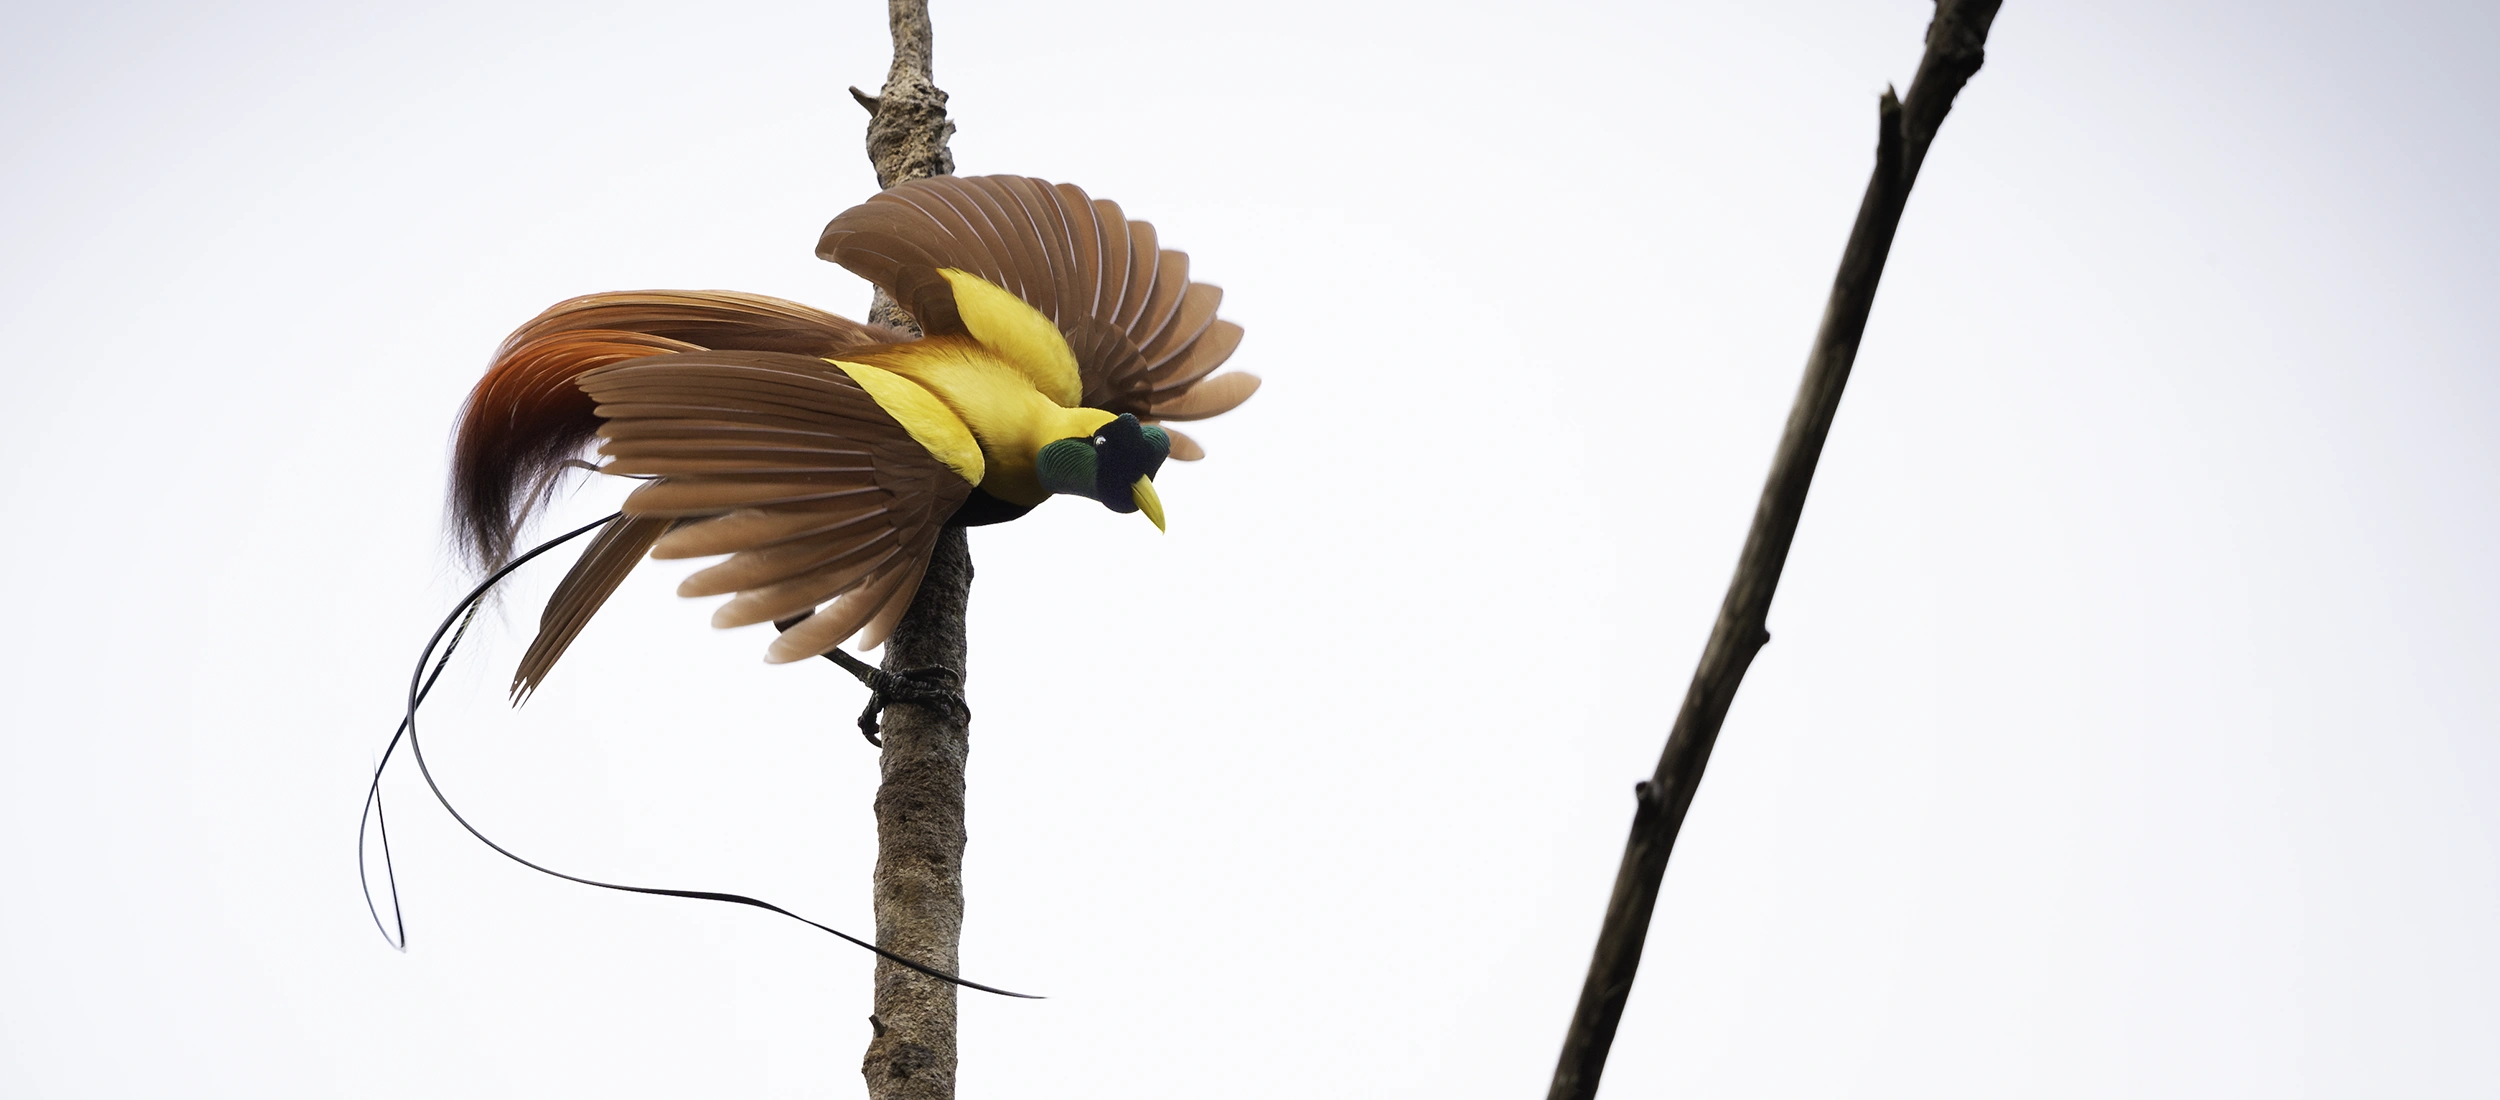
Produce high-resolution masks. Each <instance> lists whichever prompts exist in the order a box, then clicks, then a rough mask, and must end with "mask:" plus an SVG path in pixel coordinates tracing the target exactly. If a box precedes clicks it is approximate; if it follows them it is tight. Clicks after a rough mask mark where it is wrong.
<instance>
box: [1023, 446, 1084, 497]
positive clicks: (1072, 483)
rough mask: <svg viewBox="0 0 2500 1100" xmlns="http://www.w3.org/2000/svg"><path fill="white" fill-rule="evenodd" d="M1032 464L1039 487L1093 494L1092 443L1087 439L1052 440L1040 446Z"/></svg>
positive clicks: (1059, 491)
mask: <svg viewBox="0 0 2500 1100" xmlns="http://www.w3.org/2000/svg"><path fill="white" fill-rule="evenodd" d="M1033 467H1034V470H1033V472H1034V473H1035V474H1037V475H1039V476H1040V477H1041V480H1042V488H1044V489H1046V490H1049V491H1050V492H1053V493H1075V494H1077V495H1079V496H1092V495H1094V467H1095V462H1094V443H1093V441H1092V440H1090V439H1054V440H1052V441H1050V442H1049V443H1047V444H1044V445H1043V447H1042V453H1041V455H1040V457H1039V458H1037V459H1035V460H1034V463H1033Z"/></svg>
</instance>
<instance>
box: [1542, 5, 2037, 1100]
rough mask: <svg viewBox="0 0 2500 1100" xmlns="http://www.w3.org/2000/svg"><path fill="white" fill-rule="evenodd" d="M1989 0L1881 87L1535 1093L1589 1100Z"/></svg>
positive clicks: (1970, 64)
mask: <svg viewBox="0 0 2500 1100" xmlns="http://www.w3.org/2000/svg"><path fill="white" fill-rule="evenodd" d="M2000 2H2001V0H1939V2H1938V3H1937V5H1936V15H1935V18H1934V20H1933V21H1932V22H1930V23H1929V24H1928V27H1927V53H1926V56H1925V57H1923V58H1921V59H1920V61H1919V65H1918V75H1917V76H1916V77H1914V78H1913V79H1912V80H1911V81H1910V95H1909V98H1908V100H1907V101H1906V102H1905V101H1902V100H1896V99H1895V98H1893V94H1892V92H1891V91H1890V90H1889V89H1887V90H1886V91H1885V92H1884V97H1883V100H1882V103H1881V106H1880V109H1879V111H1878V125H1879V130H1878V134H1877V139H1876V144H1875V171H1874V175H1873V178H1871V179H1870V180H1868V181H1867V185H1866V197H1865V199H1864V200H1863V201H1862V202H1860V203H1859V205H1858V220H1857V223H1856V225H1854V226H1852V227H1851V229H1850V231H1849V244H1848V247H1847V248H1846V249H1844V250H1843V251H1842V252H1841V256H1840V272H1839V274H1838V275H1837V276H1836V277H1835V278H1834V279H1833V280H1832V293H1831V299H1830V301H1829V303H1828V304H1827V305H1826V306H1825V307H1824V310H1823V325H1822V328H1821V330H1820V331H1818V332H1816V333H1815V337H1814V349H1813V351H1812V352H1810V353H1809V354H1808V355H1807V357H1806V371H1805V380H1804V382H1803V383H1801V384H1800V385H1799V386H1798V389H1797V401H1796V404H1795V405H1794V406H1793V407H1792V408H1791V409H1790V410H1789V414H1788V427H1787V430H1786V432H1785V433H1784V434H1782V436H1781V437H1780V445H1779V451H1778V453H1777V454H1776V455H1775V456H1774V457H1773V458H1772V460H1771V475H1770V478H1769V480H1768V481H1767V483H1766V484H1764V485H1763V487H1762V501H1761V503H1760V504H1759V505H1757V506H1756V507H1755V509H1754V517H1753V528H1752V530H1751V531H1750V532H1749V533H1748V534H1747V535H1746V536H1745V549H1744V553H1743V554H1742V555H1741V556H1740V557H1739V558H1738V559H1737V564H1736V576H1735V578H1734V579H1733V580H1731V581H1730V582H1729V583H1728V589H1727V599H1726V601H1725V602H1724V603H1722V604H1721V605H1720V606H1719V619H1718V622H1717V623H1716V624H1715V625H1714V626H1712V628H1711V631H1710V642H1709V644H1708V645H1707V646H1705V647H1704V648H1703V650H1702V655H1701V664H1700V666H1699V667H1698V668H1696V669H1694V670H1693V681H1692V685H1691V686H1690V687H1689V688H1687V689H1686V691H1685V694H1684V705H1683V708H1682V709H1681V710H1679V711H1678V712H1677V713H1676V716H1675V728H1674V730H1673V731H1672V732H1670V733H1669V734H1668V735H1667V747H1666V751H1665V752H1664V753H1663V754H1661V755H1660V756H1659V758H1658V770H1657V772H1656V773H1655V774H1653V775H1652V776H1651V777H1650V778H1649V780H1647V781H1646V782H1643V783H1640V784H1638V785H1636V786H1635V787H1634V788H1633V793H1634V796H1635V805H1634V809H1633V814H1632V835H1631V838H1630V839H1629V840H1628V841H1627V842H1626V843H1625V845H1624V849H1623V864H1622V867H1621V868H1620V869H1619V870H1618V871H1617V872H1616V874H1615V888H1614V895H1613V896H1612V897H1611V898H1610V899H1609V900H1608V901H1607V904H1606V919H1605V923H1604V924H1603V925H1602V926H1601V927H1600V928H1599V931H1598V937H1597V950H1596V953H1595V956H1594V957H1593V958H1592V959H1591V960H1590V962H1589V973H1588V979H1587V981H1586V982H1585V983H1584V984H1583V985H1582V987H1581V990H1580V1003H1579V1007H1578V1010H1577V1011H1575V1012H1574V1013H1573V1014H1572V1018H1571V1030H1570V1031H1569V1032H1567V1033H1565V1034H1564V1036H1563V1047H1562V1056H1561V1058H1560V1059H1559V1060H1558V1061H1557V1063H1556V1064H1555V1067H1554V1082H1553V1087H1552V1089H1551V1090H1550V1091H1548V1092H1547V1094H1546V1096H1547V1100H1591V1098H1593V1097H1595V1096H1596V1095H1597V1082H1598V1077H1599V1076H1600V1075H1601V1074H1602V1073H1604V1072H1605V1069H1606V1054H1607V1052H1608V1050H1609V1049H1610V1048H1611V1047H1612V1046H1613V1045H1614V1039H1615V1027H1616V1025H1618V1024H1620V1023H1621V1022H1622V1021H1623V1008H1624V1004H1625V1002H1627V1001H1628V1000H1629V999H1630V998H1631V995H1632V980H1633V977H1634V976H1635V975H1636V974H1637V973H1638V972H1639V970H1640V965H1641V947H1642V944H1643V941H1644V940H1646V939H1647V937H1648V935H1649V919H1650V915H1651V914H1652V913H1653V912H1654V911H1655V910H1656V909H1657V906H1658V884H1659V881H1660V880H1661V878H1663V877H1664V876H1665V874H1666V870H1667V856H1668V854H1669V853H1670V852H1672V851H1673V850H1674V848H1675V838H1676V834H1677V833H1678V832H1680V831H1681V830H1682V829H1683V827H1684V815H1685V812H1686V811H1687V810H1689V809H1690V808H1691V807H1692V804H1693V792H1694V791H1695V790H1696V789H1698V788H1699V787H1700V785H1701V775H1702V770H1703V769H1704V768H1706V767H1708V766H1709V764H1710V750H1711V747H1712V746H1713V745H1714V744H1716V743H1717V741H1718V738H1719V724H1720V723H1721V722H1722V721H1724V720H1725V719H1726V717H1727V710H1728V705H1729V704H1730V703H1732V702H1734V701H1735V698H1736V687H1737V685H1738V684H1739V683H1740V682H1742V681H1743V680H1744V678H1745V669H1746V668H1747V667H1748V666H1750V665H1751V664H1752V663H1753V658H1754V654H1755V653H1757V652H1758V651H1760V650H1761V648H1762V646H1763V645H1764V644H1765V643H1767V642H1769V641H1770V640H1771V634H1770V631H1769V629H1768V627H1767V625H1766V623H1767V620H1768V618H1769V615H1770V610H1771V597H1772V594H1773V593H1774V591H1775V590H1776V589H1777V588H1778V587H1779V579H1780V570H1781V569H1782V567H1784V566H1785V565H1786V564H1787V562H1788V547H1789V544H1790V542H1791V541H1792V540H1793V539H1794V538H1795V537H1796V534H1797V520H1798V517H1799V516H1800V515H1801V514H1802V513H1803V512H1804V511H1805V505H1806V489H1807V487H1808V486H1809V485H1810V484H1811V483H1812V482H1813V480H1814V466H1815V462H1816V461H1817V460H1818V459H1819V458H1820V457H1821V456H1822V453H1823V440H1824V437H1826V436H1827V435H1829V434H1830V433H1831V427H1832V418H1833V416H1834V415H1835V414H1836V413H1838V412H1839V410H1840V394H1841V389H1842V387H1843V386H1845V385H1847V384H1848V381H1849V368H1850V367H1851V366H1852V365H1853V364H1854V363H1855V362H1856V361H1857V355H1858V340H1859V339H1860V337H1862V336H1864V335H1865V333H1866V318H1867V315H1868V313H1869V312H1870V311H1871V310H1873V309H1874V306H1875V287H1876V283H1877V282H1878V281H1879V280H1880V279H1882V277H1883V273H1884V260H1885V258H1886V256H1887V255H1888V254H1889V253H1890V252H1891V251H1892V237H1893V232H1894V230H1895V229H1897V228H1898V227H1899V226H1900V224H1901V210H1902V207H1903V206H1904V205H1905V204H1906V203H1907V202H1908V201H1909V197H1910V187H1911V185H1912V184H1913V183H1915V182H1916V181H1917V179H1918V170H1919V165H1920V164H1921V162H1923V161H1924V160H1926V157H1927V147H1928V145H1929V143H1931V142H1933V141H1934V140H1935V137H1936V130H1937V128H1938V127H1939V126H1942V125H1943V124H1944V117H1945V114H1946V112H1948V111H1950V110H1952V108H1953V97H1954V96H1955V95H1956V94H1957V93H1959V92H1960V91H1961V90H1962V85H1963V84H1964V83H1965V82H1967V81H1969V80H1970V78H1971V76H1972V74H1974V73H1977V72H1978V71H1979V66H1980V63H1981V61H1982V60H1983V48H1984V46H1985V45H1986V42H1987V37H1988V25H1989V23H1990V22H1991V21H1993V20H1994V19H1995V18H1996V12H1997V7H1998V4H1999V3H2000Z"/></svg>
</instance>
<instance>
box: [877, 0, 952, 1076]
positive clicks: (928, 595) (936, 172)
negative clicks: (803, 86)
mask: <svg viewBox="0 0 2500 1100" xmlns="http://www.w3.org/2000/svg"><path fill="white" fill-rule="evenodd" d="M886 13H887V22H888V23H889V24H890V25H891V27H892V28H893V32H894V66H893V68H892V69H891V70H889V71H888V72H887V73H886V78H885V87H884V88H883V89H881V90H879V92H878V94H876V95H875V96H867V95H862V94H860V91H859V89H857V88H853V89H851V96H852V98H853V99H856V100H858V101H859V103H860V105H861V106H863V107H866V108H868V112H869V118H868V160H869V162H870V163H871V164H874V165H875V166H876V169H877V186H878V187H880V188H886V187H892V186H894V185H895V184H898V183H902V182H904V181H905V180H915V179H922V178H925V177H928V176H942V175H949V174H951V173H953V172H954V170H955V158H954V157H953V156H952V155H951V154H949V153H948V152H947V149H946V141H947V138H948V137H949V136H951V135H952V134H954V132H955V124H954V123H952V122H949V121H947V118H946V93H945V92H942V91H939V90H938V86H937V85H936V84H934V83H932V82H931V81H930V77H929V54H930V37H931V36H930V30H929V5H928V0H887V4H886ZM868 317H869V319H870V320H872V321H882V322H884V323H886V324H891V325H897V326H900V327H903V328H906V329H908V330H910V331H912V332H914V333H917V332H918V331H919V326H917V325H914V324H913V323H912V321H911V317H910V315H909V314H906V313H904V312H903V311H902V310H901V309H899V308H897V307H896V305H895V303H894V300H893V299H892V298H890V297H888V296H887V295H886V293H885V292H884V291H883V290H879V291H878V292H877V296H876V300H875V303H874V304H873V305H871V306H870V307H869V311H868ZM971 591H972V552H971V550H970V548H969V547H968V546H967V545H966V544H965V541H964V531H963V528H960V527H951V528H948V529H947V531H946V533H945V534H944V535H943V536H941V537H940V538H939V539H938V542H937V548H936V550H935V551H934V552H933V553H932V554H931V555H930V558H929V571H928V573H927V574H926V575H924V576H923V577H922V578H921V581H920V592H919V595H917V596H915V597H914V598H913V599H912V605H911V610H910V611H908V612H906V613H905V614H904V616H903V621H902V622H901V623H900V624H898V625H897V626H896V627H895V629H894V636H893V637H892V638H890V639H888V640H887V642H886V646H885V661H884V668H885V671H886V672H887V673H889V674H899V673H903V672H905V671H906V670H916V669H927V668H943V669H949V670H952V671H953V672H954V676H953V677H952V680H953V685H954V686H955V687H956V689H957V690H960V689H961V687H962V683H963V673H964V669H965V640H964V608H965V605H966V603H967V601H968V600H969V599H970V597H971ZM882 734H883V741H884V744H883V746H882V748H881V750H880V752H879V756H878V769H879V780H880V782H879V785H878V787H877V800H876V814H877V869H876V880H875V886H874V896H875V904H876V914H877V944H878V945H879V946H881V947H884V948H885V949H886V950H888V951H894V952H897V953H900V954H903V955H906V956H909V957H911V958H914V959H918V960H920V961H922V962H924V963H927V964H929V965H932V966H936V967H938V968H940V969H943V970H946V971H949V972H958V971H960V970H961V969H962V966H961V960H960V959H959V957H958V949H959V947H960V945H961V943H962V940H963V921H964V876H963V866H964V841H965V834H964V764H965V761H966V759H967V757H968V756H969V755H970V753H971V747H972V741H971V718H970V716H969V715H968V714H965V713H963V712H962V711H959V710H957V709H955V708H951V707H946V706H940V705H933V704H927V703H915V702H902V701H897V702H895V703H894V704H893V705H891V706H890V707H888V708H887V710H886V712H885V723H884V729H883V731H882ZM875 1003H876V1014H875V1015H873V1016H870V1017H869V1018H868V1022H869V1026H870V1030H871V1031H872V1033H873V1034H872V1037H871V1038H870V1039H869V1040H868V1053H867V1056H866V1057H865V1058H863V1059H862V1060H861V1062H860V1067H859V1071H860V1075H861V1076H863V1077H865V1078H867V1080H868V1095H869V1096H870V1097H871V1100H953V1097H954V1095H955V1058H956V1049H955V987H954V986H951V985H948V984H946V983H945V982H941V981H938V980H937V979H935V978H931V977H929V976H928V975H925V974H921V973H918V972H915V971H912V970H910V969H907V968H905V967H902V966H898V965H895V964H893V963H890V962H886V961H884V960H879V961H878V963H877V981H876V998H875Z"/></svg>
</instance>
